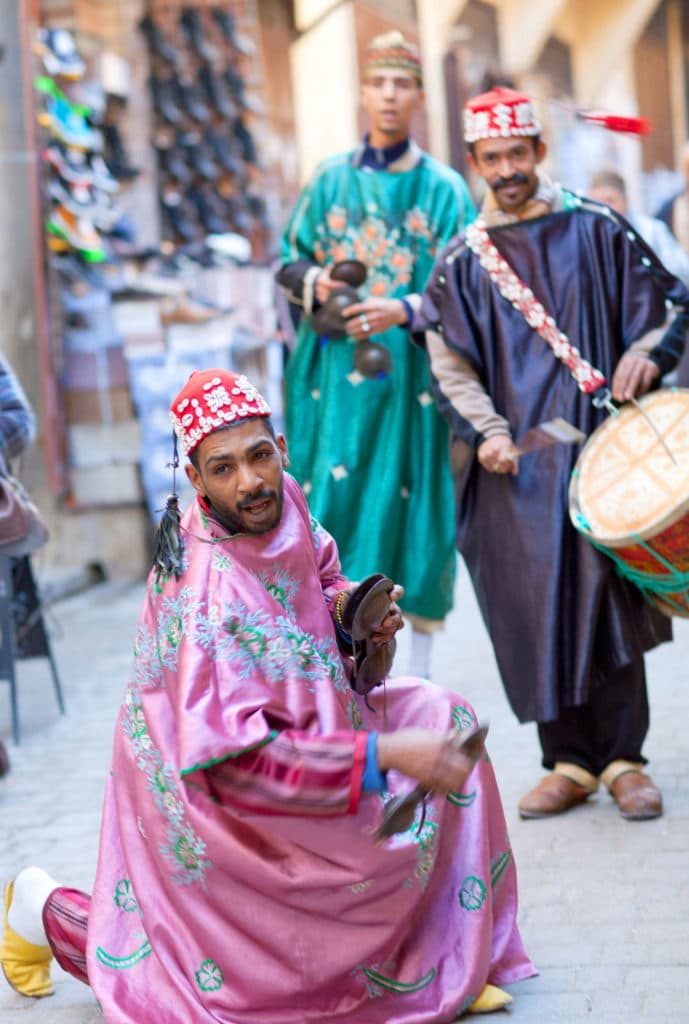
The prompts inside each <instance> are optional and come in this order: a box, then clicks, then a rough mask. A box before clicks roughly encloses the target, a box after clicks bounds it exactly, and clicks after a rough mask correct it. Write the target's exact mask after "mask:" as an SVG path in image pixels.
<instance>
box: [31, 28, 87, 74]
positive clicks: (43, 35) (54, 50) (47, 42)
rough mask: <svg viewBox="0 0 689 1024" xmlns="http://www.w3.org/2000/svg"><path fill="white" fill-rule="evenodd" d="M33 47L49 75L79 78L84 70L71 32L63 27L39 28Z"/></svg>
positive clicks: (84, 65) (84, 67)
mask: <svg viewBox="0 0 689 1024" xmlns="http://www.w3.org/2000/svg"><path fill="white" fill-rule="evenodd" d="M35 49H36V53H37V54H38V55H39V57H40V58H41V61H42V62H43V67H44V68H45V70H46V71H47V73H48V74H49V75H56V76H58V77H61V78H66V79H79V78H81V77H82V76H83V74H84V72H85V71H86V64H85V63H84V61H83V60H82V58H81V57H80V56H79V54H78V52H77V48H76V44H75V42H74V38H73V36H72V33H71V32H68V31H67V30H66V29H64V28H42V29H39V30H38V35H37V38H36V46H35Z"/></svg>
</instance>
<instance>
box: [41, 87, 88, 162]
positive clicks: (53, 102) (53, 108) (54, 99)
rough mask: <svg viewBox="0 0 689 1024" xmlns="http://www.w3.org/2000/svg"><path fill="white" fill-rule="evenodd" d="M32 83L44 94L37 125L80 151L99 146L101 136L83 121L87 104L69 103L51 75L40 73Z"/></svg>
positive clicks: (86, 112)
mask: <svg viewBox="0 0 689 1024" xmlns="http://www.w3.org/2000/svg"><path fill="white" fill-rule="evenodd" d="M34 85H35V87H36V91H37V92H39V93H41V94H42V95H43V97H44V109H43V110H42V111H40V112H39V114H38V121H39V124H41V125H43V127H44V128H47V129H48V130H49V131H50V133H51V134H52V135H53V137H54V138H56V139H59V140H60V142H63V143H64V144H65V145H66V146H71V147H72V148H74V149H82V150H86V149H88V150H98V149H100V136H99V134H98V132H96V131H94V130H93V128H91V127H90V125H89V124H88V122H87V120H86V115H87V114H88V108H87V107H81V106H78V105H76V104H72V103H70V101H69V100H68V99H67V97H66V96H65V94H64V93H63V92H62V90H61V89H60V87H59V86H58V85H56V83H55V82H54V81H53V80H52V78H46V77H45V76H44V75H41V76H39V77H38V78H37V79H36V81H35V83H34Z"/></svg>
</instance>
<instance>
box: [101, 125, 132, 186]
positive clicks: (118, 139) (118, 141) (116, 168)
mask: <svg viewBox="0 0 689 1024" xmlns="http://www.w3.org/2000/svg"><path fill="white" fill-rule="evenodd" d="M102 132H103V140H104V142H105V151H104V159H105V163H106V165H107V169H108V170H109V171H110V174H111V175H112V176H113V177H114V178H116V179H117V181H120V182H124V181H131V180H132V179H133V178H137V177H138V176H139V174H140V173H141V171H140V169H139V168H138V167H133V166H132V164H131V163H130V161H129V157H128V156H127V152H126V150H125V147H124V143H123V142H122V136H121V135H120V130H119V128H118V126H117V124H115V123H114V122H111V123H106V124H104V125H103V127H102Z"/></svg>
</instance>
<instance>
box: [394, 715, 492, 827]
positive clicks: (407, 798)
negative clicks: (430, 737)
mask: <svg viewBox="0 0 689 1024" xmlns="http://www.w3.org/2000/svg"><path fill="white" fill-rule="evenodd" d="M487 735H488V725H487V724H486V723H482V724H481V725H474V726H472V727H471V728H470V729H463V730H461V731H460V730H454V731H453V732H452V733H451V734H450V739H451V741H452V742H453V743H454V745H455V747H456V749H457V750H458V751H461V753H463V754H465V755H466V757H467V758H468V760H469V761H470V762H471V764H472V765H474V764H476V762H477V761H478V759H479V758H480V757H481V756H482V754H483V751H484V744H485V742H486V736H487ZM430 795H431V793H430V791H429V790H427V789H425V788H424V787H423V786H415V787H414V789H412V790H411V792H409V793H405V794H404V795H403V796H396V797H393V798H392V800H388V802H387V803H386V805H385V809H384V811H383V817H382V819H381V822H380V825H379V826H378V828H377V830H376V839H379V840H382V839H389V837H390V836H394V835H396V834H397V833H398V832H408V831H409V829H410V828H411V827H412V825H413V824H414V822H415V820H416V813H417V810H418V807H419V804H421V805H423V807H424V809H425V802H426V800H427V799H428V797H429V796H430ZM424 819H425V811H424V813H422V815H421V821H420V822H419V825H418V828H417V833H419V832H420V831H421V829H422V828H423V825H424Z"/></svg>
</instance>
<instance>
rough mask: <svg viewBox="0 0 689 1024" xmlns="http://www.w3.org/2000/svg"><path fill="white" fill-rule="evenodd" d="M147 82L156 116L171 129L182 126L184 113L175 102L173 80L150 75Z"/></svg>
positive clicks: (174, 84)
mask: <svg viewBox="0 0 689 1024" xmlns="http://www.w3.org/2000/svg"><path fill="white" fill-rule="evenodd" d="M148 81H149V86H150V89H151V97H152V99H153V106H154V108H155V111H156V113H157V114H158V116H159V117H162V119H163V121H167V123H168V124H171V125H172V126H173V127H179V126H180V125H182V124H183V122H184V113H183V111H182V110H181V108H180V105H179V102H175V86H176V83H175V80H174V79H173V78H172V77H170V78H168V79H162V78H159V77H158V76H157V75H151V77H150V78H149V80H148Z"/></svg>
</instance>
